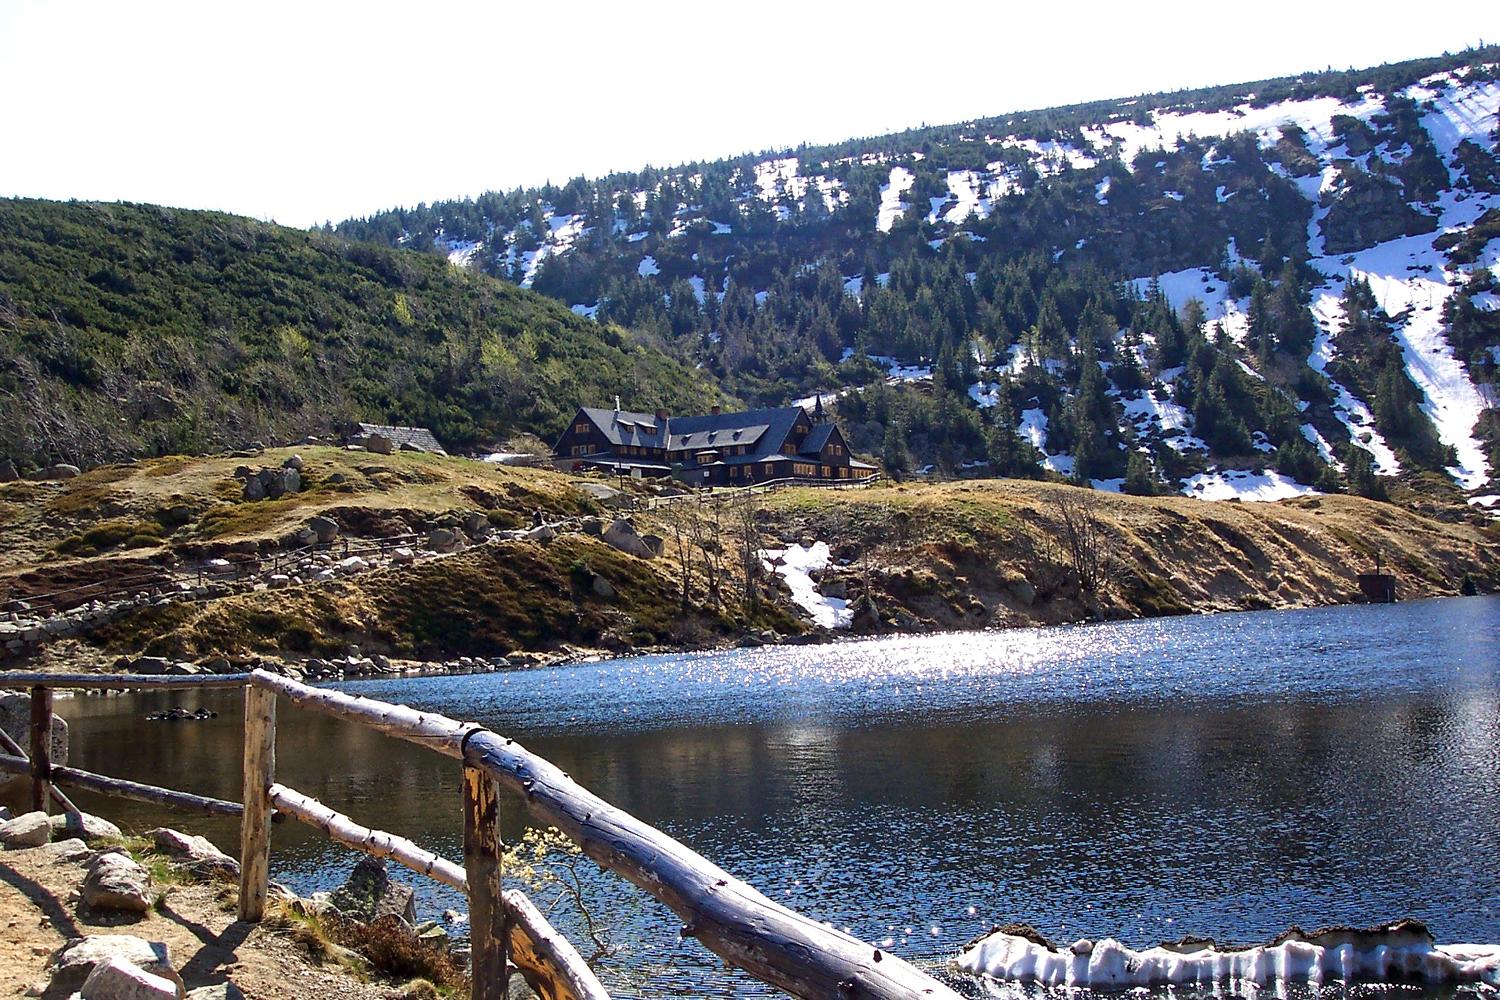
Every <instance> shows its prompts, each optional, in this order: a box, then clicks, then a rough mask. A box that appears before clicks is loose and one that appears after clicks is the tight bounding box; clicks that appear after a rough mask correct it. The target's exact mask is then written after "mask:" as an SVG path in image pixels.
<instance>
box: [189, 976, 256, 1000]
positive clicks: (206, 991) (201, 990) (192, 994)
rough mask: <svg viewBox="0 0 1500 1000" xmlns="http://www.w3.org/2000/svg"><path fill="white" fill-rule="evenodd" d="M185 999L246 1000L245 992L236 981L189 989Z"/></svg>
mask: <svg viewBox="0 0 1500 1000" xmlns="http://www.w3.org/2000/svg"><path fill="white" fill-rule="evenodd" d="M185 1000H245V994H243V993H241V992H240V988H239V987H238V986H236V985H234V983H231V982H228V981H227V980H226V981H225V982H222V983H219V984H218V985H217V986H200V987H198V988H197V989H196V990H188V992H187V997H186V998H185Z"/></svg>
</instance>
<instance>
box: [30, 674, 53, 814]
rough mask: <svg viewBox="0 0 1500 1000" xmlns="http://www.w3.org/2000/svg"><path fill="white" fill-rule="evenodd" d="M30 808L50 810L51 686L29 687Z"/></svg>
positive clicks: (47, 811)
mask: <svg viewBox="0 0 1500 1000" xmlns="http://www.w3.org/2000/svg"><path fill="white" fill-rule="evenodd" d="M31 808H32V811H33V812H38V811H39V812H45V813H50V812H51V811H52V689H51V688H49V687H34V688H32V689H31Z"/></svg>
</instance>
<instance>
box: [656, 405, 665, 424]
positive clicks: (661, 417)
mask: <svg viewBox="0 0 1500 1000" xmlns="http://www.w3.org/2000/svg"><path fill="white" fill-rule="evenodd" d="M656 422H657V423H659V424H664V423H666V422H667V411H666V410H664V409H662V408H661V407H658V408H657V410H656Z"/></svg>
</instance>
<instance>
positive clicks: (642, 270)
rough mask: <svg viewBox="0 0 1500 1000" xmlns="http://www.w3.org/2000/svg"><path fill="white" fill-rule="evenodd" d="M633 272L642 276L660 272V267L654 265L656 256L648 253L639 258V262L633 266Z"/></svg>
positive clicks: (654, 274) (647, 276)
mask: <svg viewBox="0 0 1500 1000" xmlns="http://www.w3.org/2000/svg"><path fill="white" fill-rule="evenodd" d="M635 273H636V274H639V275H640V276H641V277H643V278H650V277H654V276H656V275H658V274H661V268H659V267H657V266H656V258H655V257H652V256H650V255H647V256H645V257H642V258H641V262H640V263H639V264H637V265H636V266H635Z"/></svg>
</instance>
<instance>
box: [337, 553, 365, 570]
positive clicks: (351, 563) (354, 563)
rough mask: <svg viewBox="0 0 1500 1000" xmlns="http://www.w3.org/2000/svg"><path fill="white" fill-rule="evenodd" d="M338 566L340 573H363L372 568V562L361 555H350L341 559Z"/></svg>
mask: <svg viewBox="0 0 1500 1000" xmlns="http://www.w3.org/2000/svg"><path fill="white" fill-rule="evenodd" d="M338 568H339V572H340V573H363V572H364V571H365V570H367V569H369V568H370V564H369V563H368V562H366V561H365V560H364V559H363V558H362V557H360V556H350V557H349V558H347V559H340V560H339V562H338Z"/></svg>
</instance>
